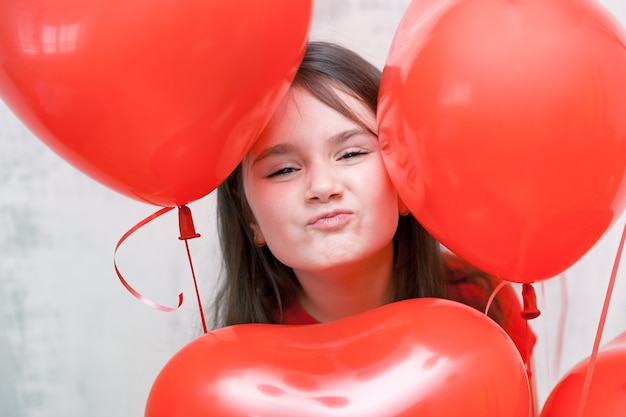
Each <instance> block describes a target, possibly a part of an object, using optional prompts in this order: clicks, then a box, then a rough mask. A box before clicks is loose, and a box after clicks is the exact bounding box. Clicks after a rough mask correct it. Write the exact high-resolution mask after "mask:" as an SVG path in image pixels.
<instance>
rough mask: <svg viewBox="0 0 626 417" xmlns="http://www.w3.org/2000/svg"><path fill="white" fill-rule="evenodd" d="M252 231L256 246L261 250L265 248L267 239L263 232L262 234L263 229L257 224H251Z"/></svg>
mask: <svg viewBox="0 0 626 417" xmlns="http://www.w3.org/2000/svg"><path fill="white" fill-rule="evenodd" d="M250 229H252V233H253V234H254V244H255V245H257V246H258V247H259V248H262V247H263V246H265V237H264V236H263V232H261V228H260V227H259V225H258V224H256V223H250Z"/></svg>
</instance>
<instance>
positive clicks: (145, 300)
mask: <svg viewBox="0 0 626 417" xmlns="http://www.w3.org/2000/svg"><path fill="white" fill-rule="evenodd" d="M173 208H174V207H165V208H162V209H161V210H159V211H157V212H156V213H153V214H151V215H150V216H148V217H146V218H145V219H143V220H142V221H140V222H139V223H137V224H136V225H134V226H133V227H132V228H131V229H130V230H129V231H128V232H126V233H125V234H124V236H122V237H121V239H120V240H119V241H118V242H117V245H116V246H115V252H114V253H113V266H114V267H115V273H116V274H117V277H118V278H119V279H120V281H121V282H122V285H124V287H125V288H126V289H127V290H128V292H130V293H131V294H132V295H133V296H134V297H135V298H137V299H138V300H139V301H141V302H143V303H145V304H147V305H149V306H150V307H152V308H154V309H157V310H161V311H165V312H170V311H174V310H177V309H178V308H179V307H180V306H181V305H182V304H183V293H182V292H181V293H179V294H178V305H177V306H176V307H167V306H164V305H161V304H158V303H156V302H154V301H152V300H150V299H148V298H146V297H144V296H143V295H141V294H140V293H139V292H138V291H136V290H135V289H134V288H133V287H132V286H131V285H130V284H129V283H128V282H127V281H126V280H125V279H124V277H123V276H122V274H121V273H120V271H119V269H118V268H117V262H116V261H115V256H116V255H117V250H118V249H119V247H120V245H121V244H122V243H124V241H125V240H126V239H127V238H128V237H129V236H130V235H132V234H133V233H135V232H136V231H137V230H138V229H140V228H141V227H143V226H145V225H146V224H148V223H150V222H151V221H152V220H154V219H156V218H157V217H160V216H162V215H163V214H165V213H167V212H168V211H170V210H172V209H173ZM185 242H186V241H185Z"/></svg>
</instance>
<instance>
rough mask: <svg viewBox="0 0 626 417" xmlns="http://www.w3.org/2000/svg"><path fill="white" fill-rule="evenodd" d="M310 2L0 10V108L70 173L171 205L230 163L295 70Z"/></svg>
mask: <svg viewBox="0 0 626 417" xmlns="http://www.w3.org/2000/svg"><path fill="white" fill-rule="evenodd" d="M311 12H312V1H311V0H296V1H294V0H273V1H271V2H263V1H258V0H238V1H223V0H203V1H197V0H165V1H158V2H155V1H152V0H55V1H48V0H7V1H2V2H0V97H2V99H3V100H4V101H5V102H6V104H7V105H8V106H9V108H11V110H12V111H13V112H14V113H15V114H16V115H17V116H18V117H19V118H20V119H21V120H22V122H23V123H24V124H25V125H26V126H28V127H29V128H30V130H31V131H32V132H33V133H34V134H35V135H36V136H37V137H39V139H41V140H42V141H43V142H44V143H46V144H47V145H48V146H49V147H50V148H52V149H53V150H54V151H56V152H57V153H58V154H59V155H60V156H61V157H63V158H64V159H65V160H67V161H68V162H69V163H71V164H72V165H74V166H75V167H76V168H78V169H79V170H81V171H82V172H84V173H85V174H88V175H89V176H91V177H93V178H94V179H96V180H97V181H99V182H100V183H102V184H104V185H106V186H108V187H110V188H112V189H114V190H116V191H119V192H121V193H122V194H124V195H126V196H129V197H132V198H135V199H138V200H140V201H144V202H148V203H151V204H156V205H160V206H180V205H183V204H186V203H188V202H191V201H194V200H196V199H198V198H201V197H202V196H204V195H206V194H208V193H209V192H211V191H212V190H213V189H214V188H215V187H216V186H217V185H219V183H221V182H222V181H223V180H224V178H226V176H228V174H229V173H230V172H231V171H232V170H233V169H234V167H235V166H236V165H237V164H238V163H239V162H240V160H241V158H242V157H243V155H244V154H245V153H246V151H247V150H248V148H249V147H250V146H251V142H252V141H253V140H254V138H255V137H256V136H257V135H258V134H259V132H260V130H261V129H262V128H263V126H264V125H265V123H266V122H267V120H268V119H269V117H270V116H271V114H272V112H273V111H274V109H275V108H276V106H277V105H278V103H279V102H280V100H281V98H282V96H283V95H284V93H285V92H286V90H287V88H288V87H289V84H290V82H291V80H292V79H293V77H294V75H295V71H296V70H297V67H298V65H299V63H300V60H301V58H302V55H303V53H304V48H305V46H306V40H307V36H308V29H309V24H310V19H311Z"/></svg>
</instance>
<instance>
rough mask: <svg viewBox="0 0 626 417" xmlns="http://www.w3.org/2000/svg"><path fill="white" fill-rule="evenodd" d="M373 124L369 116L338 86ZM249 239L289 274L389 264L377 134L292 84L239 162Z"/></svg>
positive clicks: (388, 217) (387, 206)
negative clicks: (249, 219)
mask: <svg viewBox="0 0 626 417" xmlns="http://www.w3.org/2000/svg"><path fill="white" fill-rule="evenodd" d="M338 94H339V97H340V98H341V99H342V100H344V101H345V102H346V103H347V104H348V105H349V106H350V107H351V108H352V110H353V111H354V112H355V114H356V115H357V116H358V117H359V118H360V119H361V120H363V121H364V122H365V124H366V125H367V126H368V127H370V129H371V130H372V131H376V116H375V115H374V114H373V113H372V112H371V111H370V110H369V109H368V108H367V107H366V106H365V105H363V104H362V103H361V102H360V101H358V100H356V99H354V98H353V97H350V96H348V95H347V94H344V93H343V92H340V91H338ZM243 164H244V165H243V182H244V190H245V195H246V198H247V200H248V203H249V205H250V208H251V209H252V213H253V215H254V218H255V221H254V223H253V224H252V225H251V227H252V228H253V230H254V232H255V236H256V238H257V241H262V242H265V243H267V245H268V247H269V249H270V250H271V251H272V253H273V254H274V256H275V257H276V258H277V259H279V260H280V261H281V262H282V263H284V264H285V265H287V266H289V267H291V268H293V270H294V272H295V273H296V276H298V277H300V276H301V274H307V273H313V274H317V273H324V272H330V271H335V272H337V271H342V270H343V271H346V272H348V271H349V270H350V265H361V266H362V265H364V264H365V265H367V264H372V263H373V265H374V266H376V265H380V263H384V264H389V265H391V262H392V259H393V243H392V240H393V236H394V234H395V231H396V228H397V225H398V199H397V196H396V191H395V188H394V187H393V185H392V183H391V181H390V179H389V177H388V175H387V171H386V170H385V167H384V165H383V160H382V157H381V153H380V148H379V144H378V138H377V137H376V136H375V135H374V134H372V133H371V132H370V131H368V130H367V129H364V128H363V127H362V126H359V125H358V124H356V123H354V122H353V121H351V120H349V119H347V118H346V117H344V116H343V115H341V114H340V113H338V112H336V111H335V110H333V109H331V108H330V107H328V106H326V105H324V104H323V103H321V102H320V101H318V100H317V99H316V98H314V97H313V96H312V95H311V94H310V93H309V92H308V91H307V90H305V89H302V88H292V89H291V90H290V92H289V94H288V95H287V97H286V98H285V99H284V100H283V103H282V104H281V107H280V108H279V110H278V111H277V112H276V114H275V116H274V117H273V119H272V120H271V121H270V123H269V125H268V126H267V127H266V129H265V130H264V132H263V134H262V135H261V137H260V138H259V140H258V141H257V142H256V143H255V145H254V146H253V148H252V149H251V150H250V152H249V154H248V155H247V156H246V158H245V160H244V163H243Z"/></svg>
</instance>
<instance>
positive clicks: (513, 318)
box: [442, 252, 537, 361]
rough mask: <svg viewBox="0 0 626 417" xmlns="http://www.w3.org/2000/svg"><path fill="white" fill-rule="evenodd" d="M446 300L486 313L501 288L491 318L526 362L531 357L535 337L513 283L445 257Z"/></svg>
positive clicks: (459, 260)
mask: <svg viewBox="0 0 626 417" xmlns="http://www.w3.org/2000/svg"><path fill="white" fill-rule="evenodd" d="M442 255H443V261H444V270H445V273H446V292H447V298H448V299H450V300H453V301H457V302H460V303H463V304H466V305H469V306H470V307H474V308H475V309H477V310H479V311H482V312H484V311H485V309H486V308H487V304H488V303H489V299H490V297H491V295H492V293H493V291H494V290H496V288H498V287H499V290H498V293H497V295H496V297H495V302H494V303H493V305H492V306H491V307H490V310H489V311H490V314H489V315H490V316H491V317H492V318H493V319H494V320H495V321H496V322H497V323H498V324H499V325H500V326H501V327H502V328H503V329H504V330H505V331H506V332H507V333H508V335H509V336H510V337H511V339H512V340H513V342H514V343H515V345H516V346H517V348H518V350H519V351H520V353H521V355H522V357H523V359H524V361H526V360H528V359H529V357H530V356H531V353H532V350H533V347H534V345H535V343H536V339H537V338H536V336H535V334H534V333H533V331H532V329H530V326H529V324H528V322H527V320H525V319H524V318H522V305H521V302H520V297H518V295H517V293H516V292H515V288H514V287H513V286H512V285H511V283H508V282H507V283H504V284H502V286H500V284H501V283H502V281H503V280H501V279H499V278H496V277H494V276H491V275H489V274H487V273H485V272H483V271H481V270H479V269H478V268H476V267H474V266H472V265H470V264H469V263H467V262H466V261H464V260H462V259H461V258H459V257H458V256H456V255H453V254H451V253H447V252H446V253H443V254H442Z"/></svg>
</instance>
